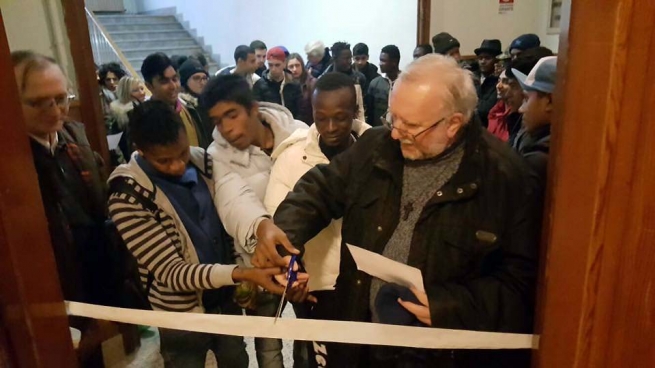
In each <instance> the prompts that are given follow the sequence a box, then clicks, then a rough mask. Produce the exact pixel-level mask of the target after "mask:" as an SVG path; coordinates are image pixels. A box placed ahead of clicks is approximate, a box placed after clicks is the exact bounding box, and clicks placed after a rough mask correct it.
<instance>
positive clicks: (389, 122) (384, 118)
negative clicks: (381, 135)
mask: <svg viewBox="0 0 655 368" xmlns="http://www.w3.org/2000/svg"><path fill="white" fill-rule="evenodd" d="M387 116H389V119H388V120H387ZM444 120H446V117H444V118H441V119H440V120H439V121H437V122H436V123H434V124H432V125H430V126H429V127H427V128H425V129H423V130H421V131H420V132H418V133H410V132H409V131H407V130H406V129H401V128H398V127H397V126H395V124H394V123H393V115H392V114H390V113H389V110H387V112H385V113H384V115H382V116H380V121H382V125H384V126H385V127H386V128H387V129H389V130H392V131H393V130H394V129H396V130H397V131H398V133H400V134H401V135H403V136H405V137H409V138H411V139H412V140H413V141H416V138H418V137H419V136H420V135H421V134H423V133H425V132H427V131H428V130H430V129H433V128H435V127H436V126H437V125H439V124H441V123H442V122H443V121H444Z"/></svg>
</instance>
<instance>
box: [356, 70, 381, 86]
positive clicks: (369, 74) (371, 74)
mask: <svg viewBox="0 0 655 368" xmlns="http://www.w3.org/2000/svg"><path fill="white" fill-rule="evenodd" d="M359 72H360V73H362V74H364V76H365V77H366V85H365V86H363V87H362V89H363V90H364V91H368V86H369V85H370V84H371V82H373V79H375V78H377V77H379V76H380V73H378V67H377V66H375V65H373V64H371V63H366V66H365V67H364V69H362V70H359Z"/></svg>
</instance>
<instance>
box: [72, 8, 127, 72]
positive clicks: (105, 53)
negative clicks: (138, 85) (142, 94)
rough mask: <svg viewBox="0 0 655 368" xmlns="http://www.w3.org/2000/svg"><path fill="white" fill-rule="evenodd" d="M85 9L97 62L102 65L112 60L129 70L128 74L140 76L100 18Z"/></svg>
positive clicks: (94, 57) (94, 58) (94, 56)
mask: <svg viewBox="0 0 655 368" xmlns="http://www.w3.org/2000/svg"><path fill="white" fill-rule="evenodd" d="M84 10H85V11H86V21H87V23H88V24H89V37H90V38H91V48H92V49H93V60H95V62H96V64H98V65H101V64H105V63H109V62H112V61H113V62H117V63H119V64H121V66H122V67H123V70H125V71H127V72H128V74H130V75H131V76H133V77H138V76H139V74H138V73H137V72H136V70H135V69H134V67H133V66H132V64H130V62H129V61H128V60H127V58H126V57H125V55H123V53H122V52H121V50H120V49H119V48H118V46H116V43H115V42H114V40H112V38H111V36H110V35H109V33H108V32H107V30H106V29H105V27H103V26H102V24H101V23H100V22H99V21H98V18H96V16H95V15H93V12H91V11H90V10H89V9H88V8H86V7H85V8H84Z"/></svg>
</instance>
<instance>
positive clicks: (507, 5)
mask: <svg viewBox="0 0 655 368" xmlns="http://www.w3.org/2000/svg"><path fill="white" fill-rule="evenodd" d="M512 11H514V0H498V14H507V13H510V12H512Z"/></svg>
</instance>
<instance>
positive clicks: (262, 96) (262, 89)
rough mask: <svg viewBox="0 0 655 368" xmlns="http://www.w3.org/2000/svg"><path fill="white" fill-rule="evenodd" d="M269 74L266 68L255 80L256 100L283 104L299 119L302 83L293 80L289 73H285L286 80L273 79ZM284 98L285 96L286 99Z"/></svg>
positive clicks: (253, 89)
mask: <svg viewBox="0 0 655 368" xmlns="http://www.w3.org/2000/svg"><path fill="white" fill-rule="evenodd" d="M268 74H269V71H268V70H266V71H265V72H264V73H263V74H262V77H261V79H259V80H258V81H257V82H255V85H254V86H253V88H252V91H253V93H254V95H255V100H257V101H264V102H271V103H276V104H278V105H282V106H284V107H286V108H287V109H289V111H291V114H292V115H293V117H294V119H298V116H299V113H300V103H301V100H302V91H301V88H300V85H299V84H298V83H296V82H293V80H292V79H293V78H292V77H291V75H290V74H288V73H285V74H284V80H283V81H282V82H275V81H273V80H271V79H270V78H269V75H268ZM280 89H282V91H280ZM282 98H284V101H283V100H282Z"/></svg>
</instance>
